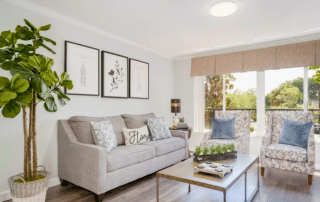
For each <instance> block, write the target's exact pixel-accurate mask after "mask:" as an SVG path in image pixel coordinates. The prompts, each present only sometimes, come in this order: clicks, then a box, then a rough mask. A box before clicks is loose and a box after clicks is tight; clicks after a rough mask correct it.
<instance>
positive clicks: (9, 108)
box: [2, 101, 21, 118]
mask: <svg viewBox="0 0 320 202" xmlns="http://www.w3.org/2000/svg"><path fill="white" fill-rule="evenodd" d="M20 111H21V106H20V105H19V104H17V103H16V102H13V101H10V102H9V103H8V104H6V105H5V106H4V107H3V109H2V115H3V116H4V117H6V118H14V117H16V116H17V115H18V114H19V113H20Z"/></svg>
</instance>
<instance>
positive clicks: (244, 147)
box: [200, 111, 251, 154]
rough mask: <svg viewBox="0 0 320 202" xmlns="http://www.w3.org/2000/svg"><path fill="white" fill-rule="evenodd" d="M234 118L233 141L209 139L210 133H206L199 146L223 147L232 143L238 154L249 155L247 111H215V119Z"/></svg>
mask: <svg viewBox="0 0 320 202" xmlns="http://www.w3.org/2000/svg"><path fill="white" fill-rule="evenodd" d="M233 117H235V118H236V120H235V139H211V137H212V131H209V132H206V133H205V135H204V138H203V140H202V142H201V143H200V145H201V146H208V147H210V146H211V145H213V146H217V145H223V144H231V143H234V145H235V147H236V149H237V151H238V153H242V154H249V148H250V121H251V114H250V112H249V111H225V112H224V111H216V113H215V118H217V119H230V118H233Z"/></svg>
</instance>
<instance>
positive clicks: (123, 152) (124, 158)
mask: <svg viewBox="0 0 320 202" xmlns="http://www.w3.org/2000/svg"><path fill="white" fill-rule="evenodd" d="M155 156H156V154H155V148H154V147H152V146H147V145H133V146H124V145H121V146H118V147H116V148H114V149H113V150H112V151H111V152H110V153H108V155H107V171H108V172H112V171H115V170H118V169H121V168H124V167H127V166H131V165H134V164H137V163H141V162H144V161H147V160H149V159H152V158H154V157H155Z"/></svg>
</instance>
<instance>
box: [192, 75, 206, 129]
mask: <svg viewBox="0 0 320 202" xmlns="http://www.w3.org/2000/svg"><path fill="white" fill-rule="evenodd" d="M204 110H205V92H204V76H196V77H194V132H200V133H203V131H204Z"/></svg>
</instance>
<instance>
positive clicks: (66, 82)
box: [60, 80, 73, 90]
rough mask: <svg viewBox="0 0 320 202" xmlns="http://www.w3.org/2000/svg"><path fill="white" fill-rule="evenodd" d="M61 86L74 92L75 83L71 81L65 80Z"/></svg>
mask: <svg viewBox="0 0 320 202" xmlns="http://www.w3.org/2000/svg"><path fill="white" fill-rule="evenodd" d="M60 86H63V87H66V88H67V89H68V90H72V88H73V83H72V81H71V80H64V81H61V82H60Z"/></svg>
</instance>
